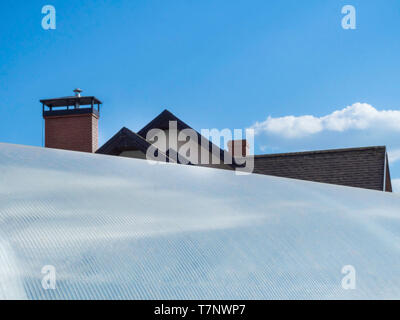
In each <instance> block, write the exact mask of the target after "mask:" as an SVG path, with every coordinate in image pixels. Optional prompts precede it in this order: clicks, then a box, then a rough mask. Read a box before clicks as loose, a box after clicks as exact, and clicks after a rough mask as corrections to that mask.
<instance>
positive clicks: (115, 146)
mask: <svg viewBox="0 0 400 320" xmlns="http://www.w3.org/2000/svg"><path fill="white" fill-rule="evenodd" d="M150 146H151V144H150V143H149V142H147V141H146V140H145V139H143V138H142V137H141V136H139V135H138V134H137V133H135V132H133V131H131V130H129V129H128V128H125V127H123V128H122V129H121V130H119V131H118V132H117V133H116V134H115V135H114V136H113V137H112V138H111V139H110V140H108V141H107V142H106V143H105V144H104V145H102V146H101V148H99V149H98V150H97V151H96V153H99V154H107V155H114V156H118V155H120V154H121V153H122V152H124V151H132V150H138V151H141V152H142V153H143V154H144V155H146V152H147V150H148V148H149V147H150ZM154 155H155V156H156V157H157V159H154V160H159V161H165V162H178V163H179V162H180V161H179V158H178V157H176V156H175V157H174V158H173V159H177V160H176V161H175V160H172V159H171V157H170V156H169V152H167V153H166V154H165V153H164V152H162V151H161V150H159V149H156V150H155V152H154ZM181 158H182V156H181ZM184 160H186V162H185V163H187V164H191V163H190V162H189V161H188V160H187V159H184Z"/></svg>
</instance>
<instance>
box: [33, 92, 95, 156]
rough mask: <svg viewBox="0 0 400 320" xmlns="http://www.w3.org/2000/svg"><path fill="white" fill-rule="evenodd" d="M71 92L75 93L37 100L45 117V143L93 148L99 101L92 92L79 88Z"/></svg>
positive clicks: (56, 145)
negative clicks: (84, 91)
mask: <svg viewBox="0 0 400 320" xmlns="http://www.w3.org/2000/svg"><path fill="white" fill-rule="evenodd" d="M74 92H75V96H69V97H62V98H54V99H44V100H40V102H41V103H42V104H43V118H44V120H45V147H46V148H55V149H65V150H73V151H83V152H96V150H97V148H98V120H99V117H100V105H101V103H102V102H101V101H100V100H99V99H97V98H96V97H94V96H81V92H82V90H81V89H75V90H74ZM95 105H97V108H96V107H95ZM87 106H88V107H87Z"/></svg>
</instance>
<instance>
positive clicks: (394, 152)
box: [388, 149, 400, 163]
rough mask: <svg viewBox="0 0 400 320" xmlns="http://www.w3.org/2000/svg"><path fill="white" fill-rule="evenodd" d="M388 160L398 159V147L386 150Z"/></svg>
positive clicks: (399, 155) (394, 160) (391, 161)
mask: <svg viewBox="0 0 400 320" xmlns="http://www.w3.org/2000/svg"><path fill="white" fill-rule="evenodd" d="M388 157H389V162H390V163H394V162H396V161H399V160H400V149H396V150H391V151H389V152H388Z"/></svg>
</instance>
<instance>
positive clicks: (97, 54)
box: [0, 0, 400, 190]
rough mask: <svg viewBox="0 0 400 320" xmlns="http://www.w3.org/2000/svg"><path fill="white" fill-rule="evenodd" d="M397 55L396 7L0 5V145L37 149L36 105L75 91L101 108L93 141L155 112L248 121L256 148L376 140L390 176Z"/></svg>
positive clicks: (136, 125)
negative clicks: (349, 14)
mask: <svg viewBox="0 0 400 320" xmlns="http://www.w3.org/2000/svg"><path fill="white" fill-rule="evenodd" d="M47 4H51V5H53V6H54V7H55V8H56V13H57V29H56V30H44V29H42V27H41V20H42V17H43V15H42V13H41V9H42V7H43V6H44V5H47ZM346 4H351V5H353V6H354V7H355V8H356V14H357V15H356V17H357V28H356V30H344V29H343V28H342V27H341V19H342V17H343V14H342V13H341V8H342V7H343V6H344V5H346ZM399 52H400V2H399V1H396V0H386V1H384V2H382V1H377V0H374V1H372V0H370V1H368V0H362V1H353V0H350V1H336V0H330V1H321V0H307V1H298V0H290V1H289V0H280V1H266V0H251V1H249V0H247V1H242V0H235V1H223V0H219V1H209V0H202V1H191V0H181V1H175V0H160V1H151V0H148V1H133V0H129V1H128V0H127V1H112V2H111V1H100V0H96V1H53V0H52V1H48V2H47V1H46V2H43V1H7V2H5V1H2V2H1V3H0V97H1V99H0V141H1V142H11V143H18V144H28V145H39V146H40V145H42V126H43V122H42V118H41V105H40V103H39V99H41V98H51V97H59V96H65V95H70V94H72V90H73V89H74V88H76V87H80V88H82V89H84V94H88V95H95V96H97V97H98V98H100V99H101V100H102V101H103V102H104V105H103V109H102V115H101V121H100V144H101V143H103V142H105V141H106V139H108V138H109V137H111V136H112V135H113V134H114V133H115V132H116V131H117V130H119V129H120V128H121V127H122V126H126V127H129V128H130V129H132V130H138V129H140V128H141V127H142V126H144V125H145V124H146V123H147V122H148V121H150V120H151V119H152V118H153V117H154V116H156V115H157V114H158V113H160V112H161V111H162V110H163V109H164V108H168V109H169V110H170V111H172V112H173V113H175V114H176V115H177V116H178V117H180V118H181V119H182V120H184V121H185V122H187V123H189V124H190V125H192V126H193V127H194V128H196V129H198V130H200V129H202V128H219V129H224V128H231V129H234V128H248V127H252V126H254V125H255V124H256V123H258V124H257V126H256V127H257V128H258V129H257V133H258V134H257V135H256V140H255V144H256V145H255V151H256V153H269V152H271V153H275V152H286V151H300V150H312V149H327V148H342V147H358V146H370V145H387V146H388V148H389V155H391V170H392V176H393V178H394V179H396V178H400V151H399V150H400V139H399V138H398V137H399V136H400V116H399V112H400V81H399V75H400V59H399ZM357 103H360V104H357ZM348 106H351V107H350V108H348V109H346V111H342V112H340V110H343V109H344V108H346V107H348ZM371 108H372V109H371ZM374 110H375V111H376V112H375V111H374ZM389 110H392V112H389ZM335 111H339V113H336V114H333V115H332V113H333V112H335ZM305 115H309V116H312V117H308V118H304V117H302V116H305ZM288 116H291V118H283V117H288ZM268 117H270V118H269V119H270V120H267V118H268ZM321 117H323V118H321ZM266 120H267V121H266ZM397 120H399V121H398V122H397ZM397 123H399V124H398V125H397ZM288 132H290V133H291V134H288ZM396 160H397V161H396ZM399 181H400V180H395V183H398V182H399ZM399 187H400V183H399ZM399 190H400V189H399Z"/></svg>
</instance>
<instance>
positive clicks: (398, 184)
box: [392, 179, 400, 193]
mask: <svg viewBox="0 0 400 320" xmlns="http://www.w3.org/2000/svg"><path fill="white" fill-rule="evenodd" d="M392 187H393V192H396V193H400V179H392Z"/></svg>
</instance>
